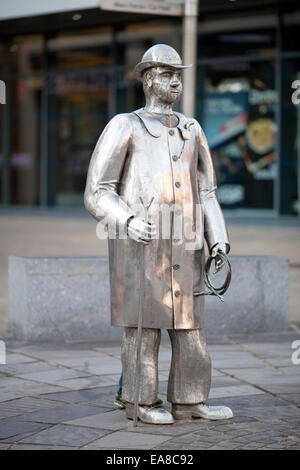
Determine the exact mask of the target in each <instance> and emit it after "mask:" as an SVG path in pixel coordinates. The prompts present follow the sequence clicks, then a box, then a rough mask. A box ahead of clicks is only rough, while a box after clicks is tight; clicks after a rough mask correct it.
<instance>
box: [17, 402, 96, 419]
mask: <svg viewBox="0 0 300 470" xmlns="http://www.w3.org/2000/svg"><path fill="white" fill-rule="evenodd" d="M96 413H97V408H96V407H94V406H87V405H85V406H83V405H73V404H64V405H60V406H56V407H54V408H50V409H47V410H39V411H34V412H33V413H27V414H26V415H24V419H25V420H26V421H30V422H35V423H52V424H56V423H61V422H63V421H68V420H70V419H76V418H81V417H84V416H89V415H93V414H96Z"/></svg>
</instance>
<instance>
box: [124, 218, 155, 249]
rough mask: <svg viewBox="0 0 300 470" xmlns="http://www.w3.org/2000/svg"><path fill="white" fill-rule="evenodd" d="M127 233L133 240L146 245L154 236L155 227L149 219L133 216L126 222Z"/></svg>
mask: <svg viewBox="0 0 300 470" xmlns="http://www.w3.org/2000/svg"><path fill="white" fill-rule="evenodd" d="M127 233H128V235H129V237H130V238H132V239H133V240H135V241H137V242H139V243H143V244H144V245H147V244H148V243H149V242H150V241H151V240H152V239H153V238H154V237H155V236H156V227H155V224H153V223H152V222H150V221H149V222H146V221H145V220H144V219H140V218H139V217H133V218H132V219H130V220H129V222H128V226H127Z"/></svg>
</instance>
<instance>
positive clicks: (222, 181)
mask: <svg viewBox="0 0 300 470" xmlns="http://www.w3.org/2000/svg"><path fill="white" fill-rule="evenodd" d="M274 67H275V65H274V63H273V62H261V63H260V62H250V63H249V62H244V63H238V64H234V65H232V64H231V63H226V64H219V65H214V66H210V67H206V68H205V69H204V68H202V69H200V74H202V75H204V74H205V75H204V78H203V79H204V94H203V97H202V103H201V105H200V107H199V108H198V112H199V114H201V118H200V119H201V123H202V126H203V128H204V130H205V132H206V136H207V139H208V143H209V145H210V148H211V151H212V157H213V160H214V165H215V169H216V173H217V179H218V185H219V191H218V195H219V199H220V202H221V204H222V205H223V207H224V208H228V209H232V208H237V207H243V208H265V209H272V208H273V190H274V180H275V179H276V176H277V163H276V158H277V156H276V152H275V143H276V125H275V107H276V103H277V94H276V91H275V89H274Z"/></svg>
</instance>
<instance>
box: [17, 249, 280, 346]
mask: <svg viewBox="0 0 300 470" xmlns="http://www.w3.org/2000/svg"><path fill="white" fill-rule="evenodd" d="M230 261H231V265H232V281H231V285H230V287H229V290H228V291H227V292H226V293H225V295H224V299H225V300H224V302H221V301H220V300H219V299H218V298H216V297H212V296H206V308H205V330H206V334H207V335H209V336H210V335H213V336H214V335H216V336H218V335H228V334H239V333H242V334H244V333H246V334H249V333H257V332H277V331H283V330H286V329H287V326H288V261H287V260H286V259H284V258H280V257H273V256H231V257H230ZM215 279H216V281H215ZM215 279H214V277H213V276H212V280H213V282H216V283H218V282H219V280H218V279H219V278H218V275H217V276H216V277H215ZM8 297H9V329H10V331H11V332H12V333H13V334H14V335H15V336H17V337H18V338H21V339H24V340H33V341H59V340H74V339H95V338H97V339H104V340H105V339H109V340H112V339H121V337H122V332H123V329H122V328H118V327H112V326H111V325H110V299H109V267H108V258H107V257H106V256H101V257H78V258H72V257H49V258H43V257H32V258H23V257H17V256H10V257H9V292H8Z"/></svg>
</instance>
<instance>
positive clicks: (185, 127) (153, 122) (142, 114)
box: [134, 108, 194, 140]
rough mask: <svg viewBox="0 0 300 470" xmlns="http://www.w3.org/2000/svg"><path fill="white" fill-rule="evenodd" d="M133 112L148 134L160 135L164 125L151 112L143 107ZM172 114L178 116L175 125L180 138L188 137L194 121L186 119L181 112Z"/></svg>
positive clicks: (186, 138) (185, 138)
mask: <svg viewBox="0 0 300 470" xmlns="http://www.w3.org/2000/svg"><path fill="white" fill-rule="evenodd" d="M134 114H136V115H137V116H138V117H139V118H140V119H141V121H142V122H143V123H144V126H145V127H146V129H147V131H148V132H149V134H151V135H152V136H153V137H160V136H161V134H162V132H163V128H164V126H163V124H162V123H161V122H160V121H159V120H158V119H156V118H155V117H153V116H151V114H149V113H147V112H146V111H145V109H144V108H140V109H137V110H136V111H134ZM174 114H175V116H177V118H178V124H177V127H178V129H179V130H180V132H181V135H182V138H183V139H184V140H188V139H190V138H191V131H190V128H191V125H192V124H194V121H193V120H192V119H187V118H186V117H185V116H184V115H183V114H181V113H177V112H176V113H175V112H174Z"/></svg>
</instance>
